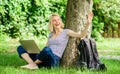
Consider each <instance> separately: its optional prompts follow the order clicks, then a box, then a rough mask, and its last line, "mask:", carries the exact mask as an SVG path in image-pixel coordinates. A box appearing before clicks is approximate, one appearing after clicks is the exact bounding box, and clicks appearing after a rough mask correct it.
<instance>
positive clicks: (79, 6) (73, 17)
mask: <svg viewBox="0 0 120 74" xmlns="http://www.w3.org/2000/svg"><path fill="white" fill-rule="evenodd" d="M92 6H93V1H92V0H68V2H67V12H66V23H65V24H66V26H65V27H66V28H68V29H71V30H73V31H76V32H81V33H82V30H84V27H85V23H86V22H87V14H88V13H89V12H90V11H92ZM88 36H90V32H89V33H88ZM78 41H79V39H77V38H72V37H70V39H69V41H68V45H67V47H66V49H65V52H64V54H63V58H62V61H61V63H62V65H63V66H72V65H73V64H74V63H75V61H76V60H77V52H78V51H77V48H76V46H77V42H78Z"/></svg>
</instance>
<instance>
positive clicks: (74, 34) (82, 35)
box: [68, 12, 93, 38]
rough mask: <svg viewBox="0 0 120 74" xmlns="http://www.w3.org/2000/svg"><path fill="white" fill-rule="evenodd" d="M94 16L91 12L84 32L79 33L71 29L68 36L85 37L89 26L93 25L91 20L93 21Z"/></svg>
mask: <svg viewBox="0 0 120 74" xmlns="http://www.w3.org/2000/svg"><path fill="white" fill-rule="evenodd" d="M92 18H93V12H90V13H89V14H88V22H87V24H86V26H85V29H84V30H83V31H82V33H77V32H74V31H72V30H69V31H68V36H72V37H79V38H83V37H85V36H86V35H87V29H88V28H89V26H90V25H91V22H92Z"/></svg>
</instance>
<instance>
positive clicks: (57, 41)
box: [17, 12, 93, 69]
mask: <svg viewBox="0 0 120 74" xmlns="http://www.w3.org/2000/svg"><path fill="white" fill-rule="evenodd" d="M92 18H93V13H92V12H91V13H89V14H88V25H87V29H88V27H89V26H90V23H91V21H92ZM63 28H64V24H63V22H62V20H61V18H60V16H59V15H58V14H52V15H51V17H50V20H49V30H50V34H49V37H48V42H47V45H46V47H44V48H43V50H42V51H41V52H40V53H39V54H29V53H28V52H27V51H25V49H24V48H23V47H22V46H19V47H18V48H17V51H18V54H19V56H20V57H22V58H23V59H24V60H25V61H26V62H27V63H28V64H27V65H25V66H21V68H28V69H38V68H39V67H43V66H44V67H54V66H59V61H60V59H61V57H62V55H63V52H64V50H65V48H66V45H67V43H68V39H69V36H72V37H79V38H81V37H82V36H86V31H83V32H84V33H83V35H81V34H80V33H77V32H74V31H72V30H70V29H63Z"/></svg>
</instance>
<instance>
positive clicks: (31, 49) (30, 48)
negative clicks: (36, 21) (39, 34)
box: [19, 40, 40, 54]
mask: <svg viewBox="0 0 120 74" xmlns="http://www.w3.org/2000/svg"><path fill="white" fill-rule="evenodd" d="M19 42H20V44H21V45H22V46H23V48H24V49H25V50H26V51H27V52H28V53H32V54H34V53H40V49H39V47H38V46H37V44H36V43H35V41H34V40H19Z"/></svg>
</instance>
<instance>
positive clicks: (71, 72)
mask: <svg viewBox="0 0 120 74" xmlns="http://www.w3.org/2000/svg"><path fill="white" fill-rule="evenodd" d="M0 58H1V59H0V70H1V71H0V74H81V73H82V74H118V73H119V71H120V68H119V66H120V61H119V60H111V59H101V61H102V62H105V64H106V66H107V71H90V70H85V71H83V72H82V71H81V70H79V69H75V68H67V67H66V68H63V67H60V68H52V69H46V68H41V69H38V70H28V69H21V68H20V66H21V65H25V64H26V62H25V61H23V60H22V59H20V58H19V56H18V55H17V53H1V54H0Z"/></svg>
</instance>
